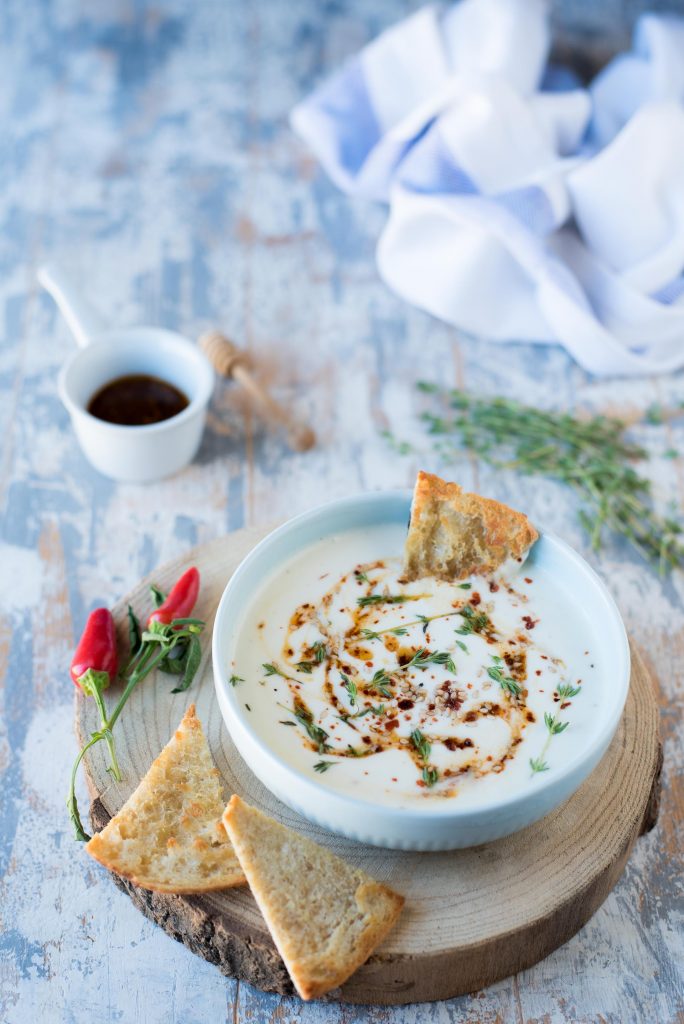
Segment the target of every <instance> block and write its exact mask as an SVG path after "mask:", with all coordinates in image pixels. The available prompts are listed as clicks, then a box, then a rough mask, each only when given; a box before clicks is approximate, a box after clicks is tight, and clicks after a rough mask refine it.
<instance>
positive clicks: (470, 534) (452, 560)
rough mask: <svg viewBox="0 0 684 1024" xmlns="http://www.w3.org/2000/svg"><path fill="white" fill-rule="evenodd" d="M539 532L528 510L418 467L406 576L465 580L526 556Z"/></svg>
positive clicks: (408, 538)
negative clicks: (419, 470)
mask: <svg viewBox="0 0 684 1024" xmlns="http://www.w3.org/2000/svg"><path fill="white" fill-rule="evenodd" d="M538 536H539V534H538V533H537V531H536V530H535V528H534V526H533V525H532V523H531V522H530V521H529V519H528V518H527V516H526V515H523V513H522V512H516V511H515V509H512V508H509V507H508V505H503V504H501V502H499V501H493V500H492V499H491V498H482V497H480V495H479V494H468V493H467V492H465V491H463V490H462V489H461V488H460V487H459V485H458V484H455V483H448V482H447V481H445V480H442V479H440V477H438V476H434V475H433V474H432V473H423V472H422V471H421V472H420V473H418V477H417V479H416V486H415V489H414V492H413V502H412V504H411V521H410V524H409V532H408V536H407V538H406V546H405V548H404V578H405V579H406V580H415V579H420V578H421V577H423V576H434V577H437V578H438V579H444V580H462V579H466V578H467V577H468V576H472V575H473V574H477V575H482V576H491V575H492V573H494V572H496V570H497V569H499V568H501V567H502V566H503V565H504V563H507V562H517V563H520V562H523V561H524V559H525V557H526V555H527V552H528V551H529V549H530V547H531V546H532V544H534V542H535V541H536V540H537V538H538Z"/></svg>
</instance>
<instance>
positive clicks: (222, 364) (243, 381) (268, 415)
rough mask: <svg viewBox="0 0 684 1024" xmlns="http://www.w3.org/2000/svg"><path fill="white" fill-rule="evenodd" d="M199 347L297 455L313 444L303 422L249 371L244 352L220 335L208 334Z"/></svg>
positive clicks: (309, 432)
mask: <svg viewBox="0 0 684 1024" xmlns="http://www.w3.org/2000/svg"><path fill="white" fill-rule="evenodd" d="M199 345H200V348H201V349H202V351H203V352H204V354H205V355H206V357H207V358H208V360H209V362H210V363H211V365H212V366H213V367H214V369H215V370H216V372H217V373H220V374H221V376H223V377H227V378H228V379H229V380H235V381H237V383H238V384H239V385H240V387H242V388H244V389H245V391H246V392H247V394H248V395H250V396H251V398H253V399H254V402H255V404H256V405H257V407H258V409H259V411H260V412H261V414H262V416H263V417H264V419H265V420H266V421H267V422H268V423H272V424H273V425H274V426H277V427H280V428H282V429H283V430H284V431H285V436H286V437H287V443H288V444H289V446H290V448H292V450H293V451H296V452H306V451H308V450H309V448H313V446H314V445H315V443H316V435H315V433H314V432H313V430H312V429H311V427H307V426H306V425H305V424H303V423H299V422H298V421H297V420H296V419H295V418H294V416H292V415H291V414H290V412H289V411H288V410H287V409H286V408H285V407H284V406H282V405H281V404H280V402H276V400H275V398H273V397H272V395H270V394H269V393H268V391H267V390H266V389H265V388H264V387H262V385H261V384H259V383H258V382H257V381H256V380H255V379H254V377H253V376H252V374H251V372H250V365H251V364H250V359H249V356H248V355H247V353H246V352H243V351H242V349H239V348H238V347H237V345H234V344H233V342H232V341H231V340H230V339H229V338H227V337H226V336H225V334H221V332H220V331H209V332H208V333H207V334H203V335H202V337H201V338H200V341H199Z"/></svg>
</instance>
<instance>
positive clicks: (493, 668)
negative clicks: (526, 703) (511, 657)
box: [487, 655, 522, 697]
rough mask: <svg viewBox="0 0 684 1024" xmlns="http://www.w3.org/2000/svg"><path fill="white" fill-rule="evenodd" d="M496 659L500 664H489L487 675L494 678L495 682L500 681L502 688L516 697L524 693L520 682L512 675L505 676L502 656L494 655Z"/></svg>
mask: <svg viewBox="0 0 684 1024" xmlns="http://www.w3.org/2000/svg"><path fill="white" fill-rule="evenodd" d="M493 657H494V660H495V661H498V662H499V664H498V665H489V666H488V668H487V675H488V676H489V678H490V679H493V680H494V682H495V683H498V684H499V686H500V687H501V689H502V690H506V692H507V693H510V694H512V695H513V696H514V697H518V696H520V694H521V693H522V687H521V686H520V684H519V683H516V681H515V679H513V678H512V677H511V676H505V675H504V670H503V667H502V664H503V663H502V662H501V658H497V656H496V655H494V656H493Z"/></svg>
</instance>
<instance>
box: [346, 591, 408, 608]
mask: <svg viewBox="0 0 684 1024" xmlns="http://www.w3.org/2000/svg"><path fill="white" fill-rule="evenodd" d="M409 600H410V598H409V597H407V596H406V595H405V594H365V595H364V596H363V597H357V599H356V603H357V604H358V606H359V608H367V607H368V606H369V605H373V604H404V602H405V601H409Z"/></svg>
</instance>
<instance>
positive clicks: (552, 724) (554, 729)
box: [544, 711, 570, 736]
mask: <svg viewBox="0 0 684 1024" xmlns="http://www.w3.org/2000/svg"><path fill="white" fill-rule="evenodd" d="M544 722H545V723H546V728H547V729H548V730H549V732H550V733H551V735H552V736H557V735H558V733H560V732H563V731H564V730H565V729H567V727H568V726H569V724H570V723H569V722H559V721H558V719H557V718H556V716H555V715H550V714H549V712H548V711H546V712H544Z"/></svg>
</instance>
